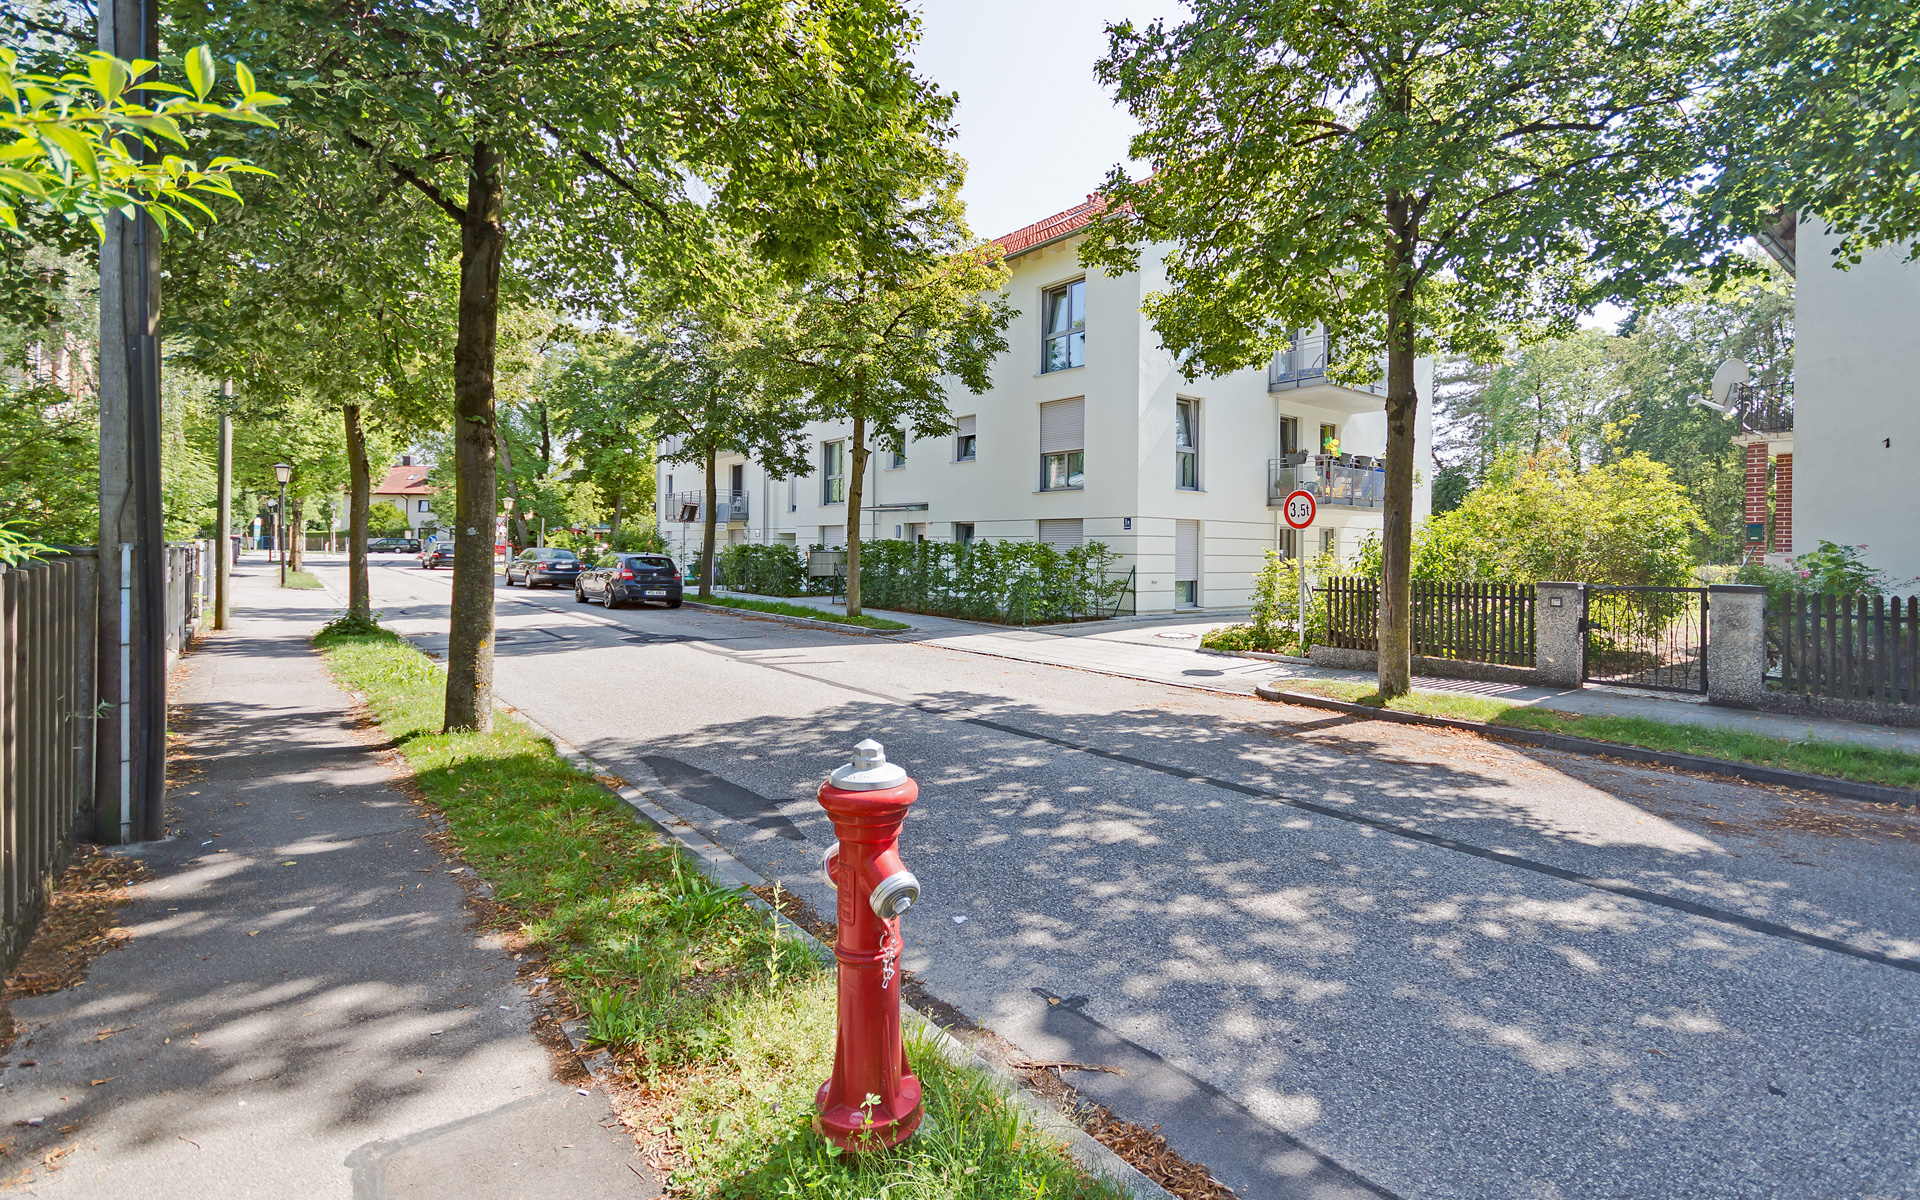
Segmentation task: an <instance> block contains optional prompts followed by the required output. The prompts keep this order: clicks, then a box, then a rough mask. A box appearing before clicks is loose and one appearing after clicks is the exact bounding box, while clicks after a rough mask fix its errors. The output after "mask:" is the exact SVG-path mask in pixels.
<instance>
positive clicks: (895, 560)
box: [719, 540, 1127, 625]
mask: <svg viewBox="0 0 1920 1200" xmlns="http://www.w3.org/2000/svg"><path fill="white" fill-rule="evenodd" d="M813 548H814V549H816V550H817V549H821V547H818V546H816V547H813ZM1118 557H1119V556H1118V555H1117V554H1115V553H1114V552H1113V551H1112V550H1111V549H1109V548H1108V547H1107V546H1106V545H1105V543H1102V542H1089V543H1087V544H1086V545H1084V546H1076V547H1074V548H1073V549H1071V550H1067V551H1064V552H1063V551H1059V550H1055V549H1054V548H1053V547H1051V546H1048V545H1046V544H1044V543H1041V542H987V541H976V542H971V543H966V544H962V543H959V542H906V541H893V540H883V541H874V542H863V543H861V546H860V602H861V604H862V605H863V606H866V607H871V608H881V609H892V610H894V611H896V612H917V613H927V614H930V615H933V616H943V617H961V618H964V619H967V620H973V621H998V622H1003V623H1006V624H1012V625H1037V624H1044V623H1047V622H1051V621H1073V620H1079V619H1082V618H1086V617H1094V616H1110V615H1111V614H1112V613H1113V611H1114V608H1115V607H1116V606H1117V605H1118V603H1119V601H1120V599H1121V596H1122V595H1123V593H1124V592H1125V591H1126V587H1127V581H1126V579H1125V578H1118V579H1116V578H1113V577H1112V574H1111V572H1112V568H1113V564H1114V561H1115V560H1116V559H1117V558H1118ZM719 573H720V578H721V581H722V583H723V584H724V586H726V587H729V588H739V589H740V590H743V591H750V592H758V593H760V594H761V595H767V596H800V595H826V594H828V593H829V592H830V591H833V592H837V591H838V590H839V589H840V588H841V587H843V586H844V585H843V584H842V583H841V582H840V581H839V580H835V579H809V578H807V577H806V571H805V560H804V558H803V557H802V556H801V554H800V552H799V551H798V550H796V549H795V548H794V547H792V546H777V545H776V546H729V547H727V549H726V551H725V552H724V553H723V554H722V555H721V566H720V570H719ZM735 580H739V581H740V582H738V583H736V582H735ZM776 587H779V588H783V589H786V590H774V589H775V588H776Z"/></svg>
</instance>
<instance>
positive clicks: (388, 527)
mask: <svg viewBox="0 0 1920 1200" xmlns="http://www.w3.org/2000/svg"><path fill="white" fill-rule="evenodd" d="M407 529H408V526H407V514H406V513H403V512H401V511H400V506H399V505H398V504H395V503H394V502H393V501H391V500H382V501H381V502H380V503H378V504H376V505H374V506H373V507H371V508H369V509H367V532H368V534H369V536H372V537H405V536H407Z"/></svg>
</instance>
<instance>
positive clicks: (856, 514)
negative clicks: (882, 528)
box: [847, 417, 867, 617]
mask: <svg viewBox="0 0 1920 1200" xmlns="http://www.w3.org/2000/svg"><path fill="white" fill-rule="evenodd" d="M848 458H849V461H848V463H847V470H848V471H849V472H851V473H852V475H853V478H852V479H851V480H850V481H849V482H848V484H847V615H848V616H850V617H857V616H859V615H860V501H861V499H862V497H864V496H865V495H866V481H867V419H866V418H865V417H855V418H854V419H853V453H852V454H850V455H849V456H848Z"/></svg>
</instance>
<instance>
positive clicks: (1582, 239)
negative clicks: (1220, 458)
mask: <svg viewBox="0 0 1920 1200" xmlns="http://www.w3.org/2000/svg"><path fill="white" fill-rule="evenodd" d="M1192 12H1193V16H1192V19H1191V20H1188V21H1186V22H1184V23H1182V24H1179V25H1177V26H1169V25H1168V24H1166V23H1164V22H1155V23H1153V24H1151V25H1149V26H1147V27H1145V28H1137V27H1135V26H1134V25H1132V24H1131V23H1125V24H1121V25H1117V26H1114V27H1112V29H1111V37H1112V48H1111V52H1110V53H1109V55H1108V57H1107V58H1106V59H1105V60H1103V61H1102V63H1101V64H1100V67H1099V73H1100V76H1101V78H1102V79H1103V80H1104V81H1106V82H1107V83H1109V84H1111V85H1112V86H1114V87H1115V88H1116V90H1117V91H1118V93H1119V98H1120V99H1121V101H1122V102H1124V103H1125V104H1127V105H1128V107H1129V108H1130V109H1131V110H1132V111H1133V113H1134V115H1135V116H1136V117H1138V118H1139V119H1140V121H1141V123H1142V125H1143V126H1144V129H1143V131H1142V132H1141V134H1140V135H1139V136H1138V137H1136V138H1135V139H1134V142H1133V157H1135V158H1137V159H1141V160H1144V161H1145V162H1146V163H1147V164H1148V165H1149V167H1150V168H1151V174H1150V175H1149V176H1148V177H1147V178H1145V179H1143V180H1141V181H1139V182H1134V181H1132V180H1130V179H1129V178H1128V177H1127V175H1126V174H1125V173H1124V172H1123V171H1121V170H1118V169H1116V170H1115V172H1114V173H1113V174H1112V175H1111V176H1109V178H1108V181H1107V183H1106V186H1105V188H1104V192H1105V195H1106V197H1107V199H1108V201H1109V202H1110V205H1111V207H1110V208H1109V209H1108V211H1107V215H1106V216H1105V217H1104V218H1102V220H1101V221H1100V222H1098V223H1097V224H1096V226H1095V228H1094V230H1093V232H1092V234H1091V235H1090V237H1089V238H1088V240H1087V243H1086V246H1085V249H1083V251H1082V257H1083V258H1084V259H1085V260H1086V261H1087V262H1089V263H1090V264H1091V265H1097V266H1100V267H1104V268H1106V269H1109V270H1115V271H1119V270H1128V269H1131V268H1133V267H1134V266H1135V264H1136V263H1137V261H1138V254H1139V249H1140V247H1142V246H1145V245H1148V244H1170V246H1171V248H1170V249H1169V250H1168V252H1167V256H1166V266H1165V269H1166V276H1167V287H1166V290H1165V291H1163V292H1160V293H1158V294H1156V295H1154V296H1152V297H1151V298H1150V299H1149V300H1148V301H1147V303H1146V306H1145V308H1146V313H1147V315H1148V317H1149V319H1150V320H1151V321H1152V323H1153V326H1154V329H1155V330H1156V331H1157V332H1158V333H1159V335H1160V339H1161V341H1162V342H1164V343H1165V344H1166V346H1167V348H1168V349H1169V350H1171V351H1172V352H1173V353H1174V354H1175V355H1176V356H1178V357H1179V359H1180V362H1181V364H1182V366H1183V368H1184V369H1185V370H1186V371H1187V372H1188V374H1189V375H1190V376H1194V377H1197V376H1200V375H1208V374H1224V373H1226V372H1229V371H1234V370H1240V369H1244V368H1248V367H1253V366H1258V365H1261V364H1263V363H1265V362H1267V361H1268V360H1269V359H1270V358H1271V357H1272V356H1273V355H1274V354H1275V353H1276V352H1277V351H1279V350H1281V349H1283V348H1284V347H1285V346H1286V345H1287V344H1288V340H1289V338H1290V337H1291V336H1292V334H1293V332H1294V331H1295V330H1298V329H1301V328H1303V327H1310V326H1313V325H1315V324H1316V323H1324V324H1325V325H1326V326H1327V327H1328V328H1329V329H1330V330H1331V331H1333V332H1334V333H1335V334H1336V335H1337V337H1338V338H1339V342H1338V345H1339V361H1338V362H1337V363H1336V364H1335V366H1334V370H1333V371H1332V372H1331V373H1332V374H1333V375H1334V376H1335V377H1336V378H1343V379H1347V380H1360V379H1367V380H1371V379H1374V378H1376V377H1377V376H1378V373H1379V371H1380V366H1379V364H1380V361H1381V357H1382V356H1383V355H1384V357H1385V360H1386V371H1385V374H1386V387H1387V397H1386V409H1387V455H1386V473H1387V479H1386V494H1385V514H1384V515H1385V531H1384V532H1385V538H1384V546H1383V552H1384V556H1385V563H1386V576H1385V581H1384V587H1383V589H1382V599H1381V605H1380V622H1381V629H1380V646H1381V654H1380V690H1381V692H1382V693H1383V694H1385V695H1388V696H1393V695H1398V694H1400V693H1402V692H1404V691H1405V690H1406V689H1407V687H1408V681H1409V673H1410V667H1411V664H1410V657H1409V655H1410V643H1409V640H1408V635H1409V625H1408V613H1409V608H1408V602H1409V593H1408V587H1407V578H1408V576H1407V571H1408V562H1409V558H1408V556H1409V553H1410V549H1411V537H1412V520H1413V468H1414V463H1413V437H1414V410H1415V406H1416V404H1417V402H1418V396H1417V394H1416V391H1415V388H1414V361H1415V358H1416V356H1418V355H1421V354H1432V353H1436V352H1440V353H1445V354H1453V355H1460V356H1467V357H1482V358H1486V357H1492V356H1494V355H1496V354H1497V353H1498V352H1499V349H1500V347H1501V344H1502V341H1503V339H1505V338H1506V337H1508V336H1511V335H1512V334H1513V333H1514V331H1515V330H1527V331H1530V332H1540V331H1551V332H1562V333H1564V332H1569V331H1570V330H1571V328H1572V325H1573V321H1574V318H1575V317H1576V316H1577V315H1578V314H1579V313H1580V312H1582V311H1584V310H1585V309H1586V308H1588V307H1590V306H1591V305H1592V304H1593V303H1594V302H1596V301H1597V300H1599V299H1601V298H1603V297H1608V296H1612V297H1627V296H1632V295H1634V294H1636V293H1637V292H1639V291H1640V290H1641V289H1642V288H1644V287H1645V286H1647V285H1648V284H1649V283H1651V282H1654V281H1658V280H1661V279H1663V278H1664V277H1665V276H1666V275H1667V273H1668V271H1669V269H1670V268H1671V266H1672V264H1673V263H1674V262H1676V261H1682V260H1689V259H1693V258H1696V257H1697V255H1698V253H1699V248H1698V246H1697V245H1694V244H1692V243H1690V242H1689V241H1688V240H1687V239H1686V237H1684V236H1683V232H1684V231H1683V230H1682V229H1681V227H1680V226H1679V224H1678V222H1679V218H1680V217H1681V216H1682V214H1683V211H1684V209H1683V203H1684V201H1685V200H1686V199H1687V195H1688V193H1687V188H1688V187H1689V186H1690V184H1691V183H1692V181H1693V178H1694V175H1695V172H1696V170H1697V168H1698V165H1699V164H1700V163H1701V162H1702V161H1703V158H1704V150H1703V147H1702V135H1701V131H1700V129H1699V127H1698V126H1699V118H1698V116H1697V113H1696V109H1697V103H1696V101H1697V99H1698V97H1699V96H1700V95H1701V94H1703V93H1704V91H1705V90H1706V89H1707V87H1708V86H1709V84H1710V83H1711V81H1712V79H1713V77H1714V72H1715V69H1716V56H1719V55H1721V54H1723V53H1724V51H1725V48H1726V45H1727V35H1728V29H1727V28H1726V25H1727V22H1726V21H1724V20H1722V19H1720V17H1719V10H1718V9H1716V8H1714V7H1712V6H1710V5H1708V4H1706V3H1704V2H1698V3H1696V2H1694V0H1569V2H1566V3H1556V4H1536V3H1531V2H1524V0H1495V2H1494V3H1485V2H1482V0H1473V2H1468V0H1437V2H1434V3H1426V4H1400V3H1390V2H1387V0H1368V2H1364V3H1352V4H1338V5H1329V4H1323V3H1320V2H1319V0H1280V2H1277V3H1270V4H1262V5H1257V6H1249V5H1246V4H1242V3H1238V2H1237V0H1195V2H1194V3H1193V5H1192Z"/></svg>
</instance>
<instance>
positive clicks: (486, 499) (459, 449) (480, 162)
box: [444, 141, 506, 733]
mask: <svg viewBox="0 0 1920 1200" xmlns="http://www.w3.org/2000/svg"><path fill="white" fill-rule="evenodd" d="M504 157H505V156H504V155H502V154H501V153H500V151H498V150H496V149H494V148H493V147H492V146H489V145H488V144H487V143H485V142H482V141H477V142H475V143H474V144H473V160H472V163H471V164H470V167H469V170H468V173H467V208H466V219H465V221H464V222H462V225H461V230H460V326H459V334H458V336H457V337H456V338H455V340H454V346H453V417H454V420H453V433H454V438H453V444H454V478H455V481H456V501H455V516H454V527H453V603H452V612H451V620H450V630H449V633H450V636H449V638H448V641H447V706H446V716H445V722H444V728H445V729H446V730H448V731H452V730H457V729H471V730H477V731H479V732H482V733H484V732H486V731H488V730H490V729H492V728H493V528H494V521H495V520H496V519H497V517H498V515H499V509H498V503H497V499H496V492H495V490H494V488H495V484H496V478H495V471H494V465H495V459H496V456H497V453H498V451H497V448H496V446H495V444H494V439H495V436H496V432H495V428H494V419H495V413H494V390H493V356H494V339H495V336H496V334H497V332H498V327H499V321H500V259H501V257H502V251H503V249H504V243H505V240H506V231H505V229H504V228H503V227H502V223H501V218H502V213H501V209H502V207H503V204H504V201H505V184H504V181H503V178H502V165H503V161H502V160H503V159H504Z"/></svg>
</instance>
